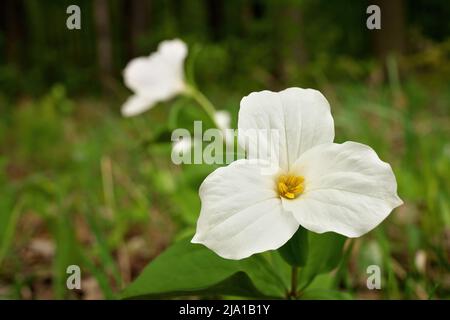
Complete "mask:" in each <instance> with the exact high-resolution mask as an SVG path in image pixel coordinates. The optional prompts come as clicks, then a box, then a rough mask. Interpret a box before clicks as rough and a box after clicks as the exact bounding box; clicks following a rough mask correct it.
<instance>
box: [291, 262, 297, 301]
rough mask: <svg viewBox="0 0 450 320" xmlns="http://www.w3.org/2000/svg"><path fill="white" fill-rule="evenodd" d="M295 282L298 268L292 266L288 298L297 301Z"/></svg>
mask: <svg viewBox="0 0 450 320" xmlns="http://www.w3.org/2000/svg"><path fill="white" fill-rule="evenodd" d="M297 282H298V267H295V266H292V272H291V292H290V293H289V296H290V297H291V298H293V299H297V297H298V295H297Z"/></svg>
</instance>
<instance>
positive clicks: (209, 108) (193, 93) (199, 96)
mask: <svg viewBox="0 0 450 320" xmlns="http://www.w3.org/2000/svg"><path fill="white" fill-rule="evenodd" d="M186 92H187V94H188V95H189V96H190V97H191V98H192V99H194V100H195V101H196V102H197V103H198V104H199V105H200V106H201V107H202V108H203V110H205V112H206V114H207V115H208V116H209V117H210V118H211V120H212V122H213V123H214V125H215V126H216V127H217V128H218V127H219V126H218V125H217V122H216V118H215V114H216V108H214V105H213V104H212V103H211V101H209V99H208V98H207V97H206V96H205V95H204V94H203V93H201V92H200V91H199V90H198V89H196V88H195V87H192V86H189V87H188V88H187V90H186Z"/></svg>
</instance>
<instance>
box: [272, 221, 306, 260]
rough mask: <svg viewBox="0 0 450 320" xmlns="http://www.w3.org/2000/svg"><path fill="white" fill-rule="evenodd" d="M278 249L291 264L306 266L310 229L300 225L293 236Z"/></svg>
mask: <svg viewBox="0 0 450 320" xmlns="http://www.w3.org/2000/svg"><path fill="white" fill-rule="evenodd" d="M278 251H279V252H280V255H281V256H282V257H283V259H284V260H285V261H286V262H287V263H289V264H290V265H291V266H295V267H302V266H304V265H305V263H306V259H307V258H308V231H307V230H306V229H305V228H303V227H302V226H300V227H299V228H298V230H297V232H296V233H295V234H294V235H293V236H292V238H291V239H290V240H289V241H288V242H286V243H285V244H284V245H283V246H282V247H281V248H280V249H278Z"/></svg>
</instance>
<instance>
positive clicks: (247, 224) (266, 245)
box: [192, 159, 299, 259]
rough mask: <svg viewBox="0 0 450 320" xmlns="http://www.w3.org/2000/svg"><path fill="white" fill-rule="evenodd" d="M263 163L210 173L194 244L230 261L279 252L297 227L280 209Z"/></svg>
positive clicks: (202, 192)
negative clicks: (202, 246) (263, 253)
mask: <svg viewBox="0 0 450 320" xmlns="http://www.w3.org/2000/svg"><path fill="white" fill-rule="evenodd" d="M264 165H268V163H267V162H264V163H256V161H251V160H245V159H242V160H237V161H235V162H233V163H231V164H230V165H229V166H227V167H222V168H219V169H217V170H215V171H214V172H213V173H211V174H210V175H209V176H208V177H207V178H206V179H205V181H204V182H203V184H202V185H201V187H200V198H201V200H202V209H201V212H200V218H199V220H198V222H197V233H196V234H195V236H194V238H193V239H192V242H193V243H202V244H204V245H205V246H207V247H208V248H210V249H211V250H213V251H214V252H216V253H217V254H218V255H220V256H221V257H224V258H228V259H243V258H246V257H248V256H250V255H252V254H254V253H259V252H263V251H267V250H273V249H278V248H279V247H281V246H282V245H283V244H284V243H285V242H286V241H288V240H289V239H290V238H291V237H292V235H293V234H294V233H295V231H296V230H297V229H298V226H299V224H298V222H297V221H296V220H295V219H294V217H293V216H292V214H290V213H287V212H285V211H283V208H282V205H281V200H280V198H279V197H278V194H277V192H276V190H275V180H274V177H273V176H271V175H265V174H263V173H262V172H263V171H264V170H261V168H262V167H263V166H264Z"/></svg>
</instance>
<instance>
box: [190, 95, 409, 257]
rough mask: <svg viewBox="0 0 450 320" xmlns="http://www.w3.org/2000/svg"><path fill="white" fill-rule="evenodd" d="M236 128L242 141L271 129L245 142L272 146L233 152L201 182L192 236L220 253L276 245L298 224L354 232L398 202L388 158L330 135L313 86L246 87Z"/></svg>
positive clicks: (243, 253)
mask: <svg viewBox="0 0 450 320" xmlns="http://www.w3.org/2000/svg"><path fill="white" fill-rule="evenodd" d="M238 128H239V132H238V139H239V141H240V143H241V144H242V140H245V138H247V137H246V136H245V135H246V134H245V132H246V131H247V130H250V131H254V130H268V129H269V130H276V131H277V132H278V133H279V139H278V140H272V139H271V140H265V141H258V140H254V141H250V144H249V146H251V147H255V146H257V147H258V148H261V149H268V150H278V151H279V152H278V154H276V155H273V153H267V152H262V153H259V154H260V155H267V157H264V156H261V158H259V159H241V160H237V161H235V162H233V163H231V164H230V165H228V166H226V167H222V168H219V169H217V170H215V171H214V172H213V173H211V174H210V175H209V176H208V177H207V178H206V179H205V181H204V182H203V183H202V185H201V187H200V191H199V193H200V198H201V201H202V207H201V212H200V217H199V219H198V222H197V232H196V234H195V236H194V238H193V239H192V242H193V243H202V244H204V245H205V246H207V247H208V248H210V249H211V250H213V251H215V252H216V253H217V254H218V255H220V256H222V257H224V258H228V259H242V258H245V257H248V256H250V255H252V254H254V253H259V252H263V251H267V250H273V249H278V248H279V247H281V246H282V245H283V244H285V243H286V242H287V241H288V240H289V239H290V238H291V237H292V236H293V234H294V233H295V232H296V231H297V229H298V228H299V226H300V225H301V226H303V227H304V228H306V229H308V230H311V231H314V232H317V233H323V232H327V231H333V232H337V233H340V234H343V235H345V236H348V237H358V236H361V235H363V234H365V233H366V232H368V231H370V230H371V229H373V228H375V227H376V226H377V225H378V224H379V223H380V222H381V221H383V219H385V218H386V217H387V216H388V215H389V213H390V212H391V211H392V209H393V208H395V207H397V206H399V205H401V204H402V201H401V199H400V198H399V197H398V196H397V182H396V180H395V176H394V174H393V172H392V169H391V167H390V165H389V164H387V163H385V162H383V161H381V160H380V159H379V158H378V156H377V154H376V153H375V151H374V150H372V149H371V148H370V147H368V146H366V145H363V144H360V143H356V142H345V143H343V144H337V143H333V140H334V123H333V117H332V116H331V112H330V106H329V104H328V101H327V100H326V99H325V97H324V96H323V95H322V94H321V93H320V92H319V91H316V90H312V89H300V88H290V89H286V90H284V91H281V92H270V91H262V92H256V93H252V94H250V95H248V96H247V97H244V98H243V99H242V101H241V108H240V111H239V121H238ZM275 143H276V144H277V145H273V144H275ZM243 147H245V146H243ZM273 164H275V165H276V167H277V170H276V172H271V173H270V174H269V173H268V172H267V170H265V169H266V168H267V167H268V166H270V165H273Z"/></svg>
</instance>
